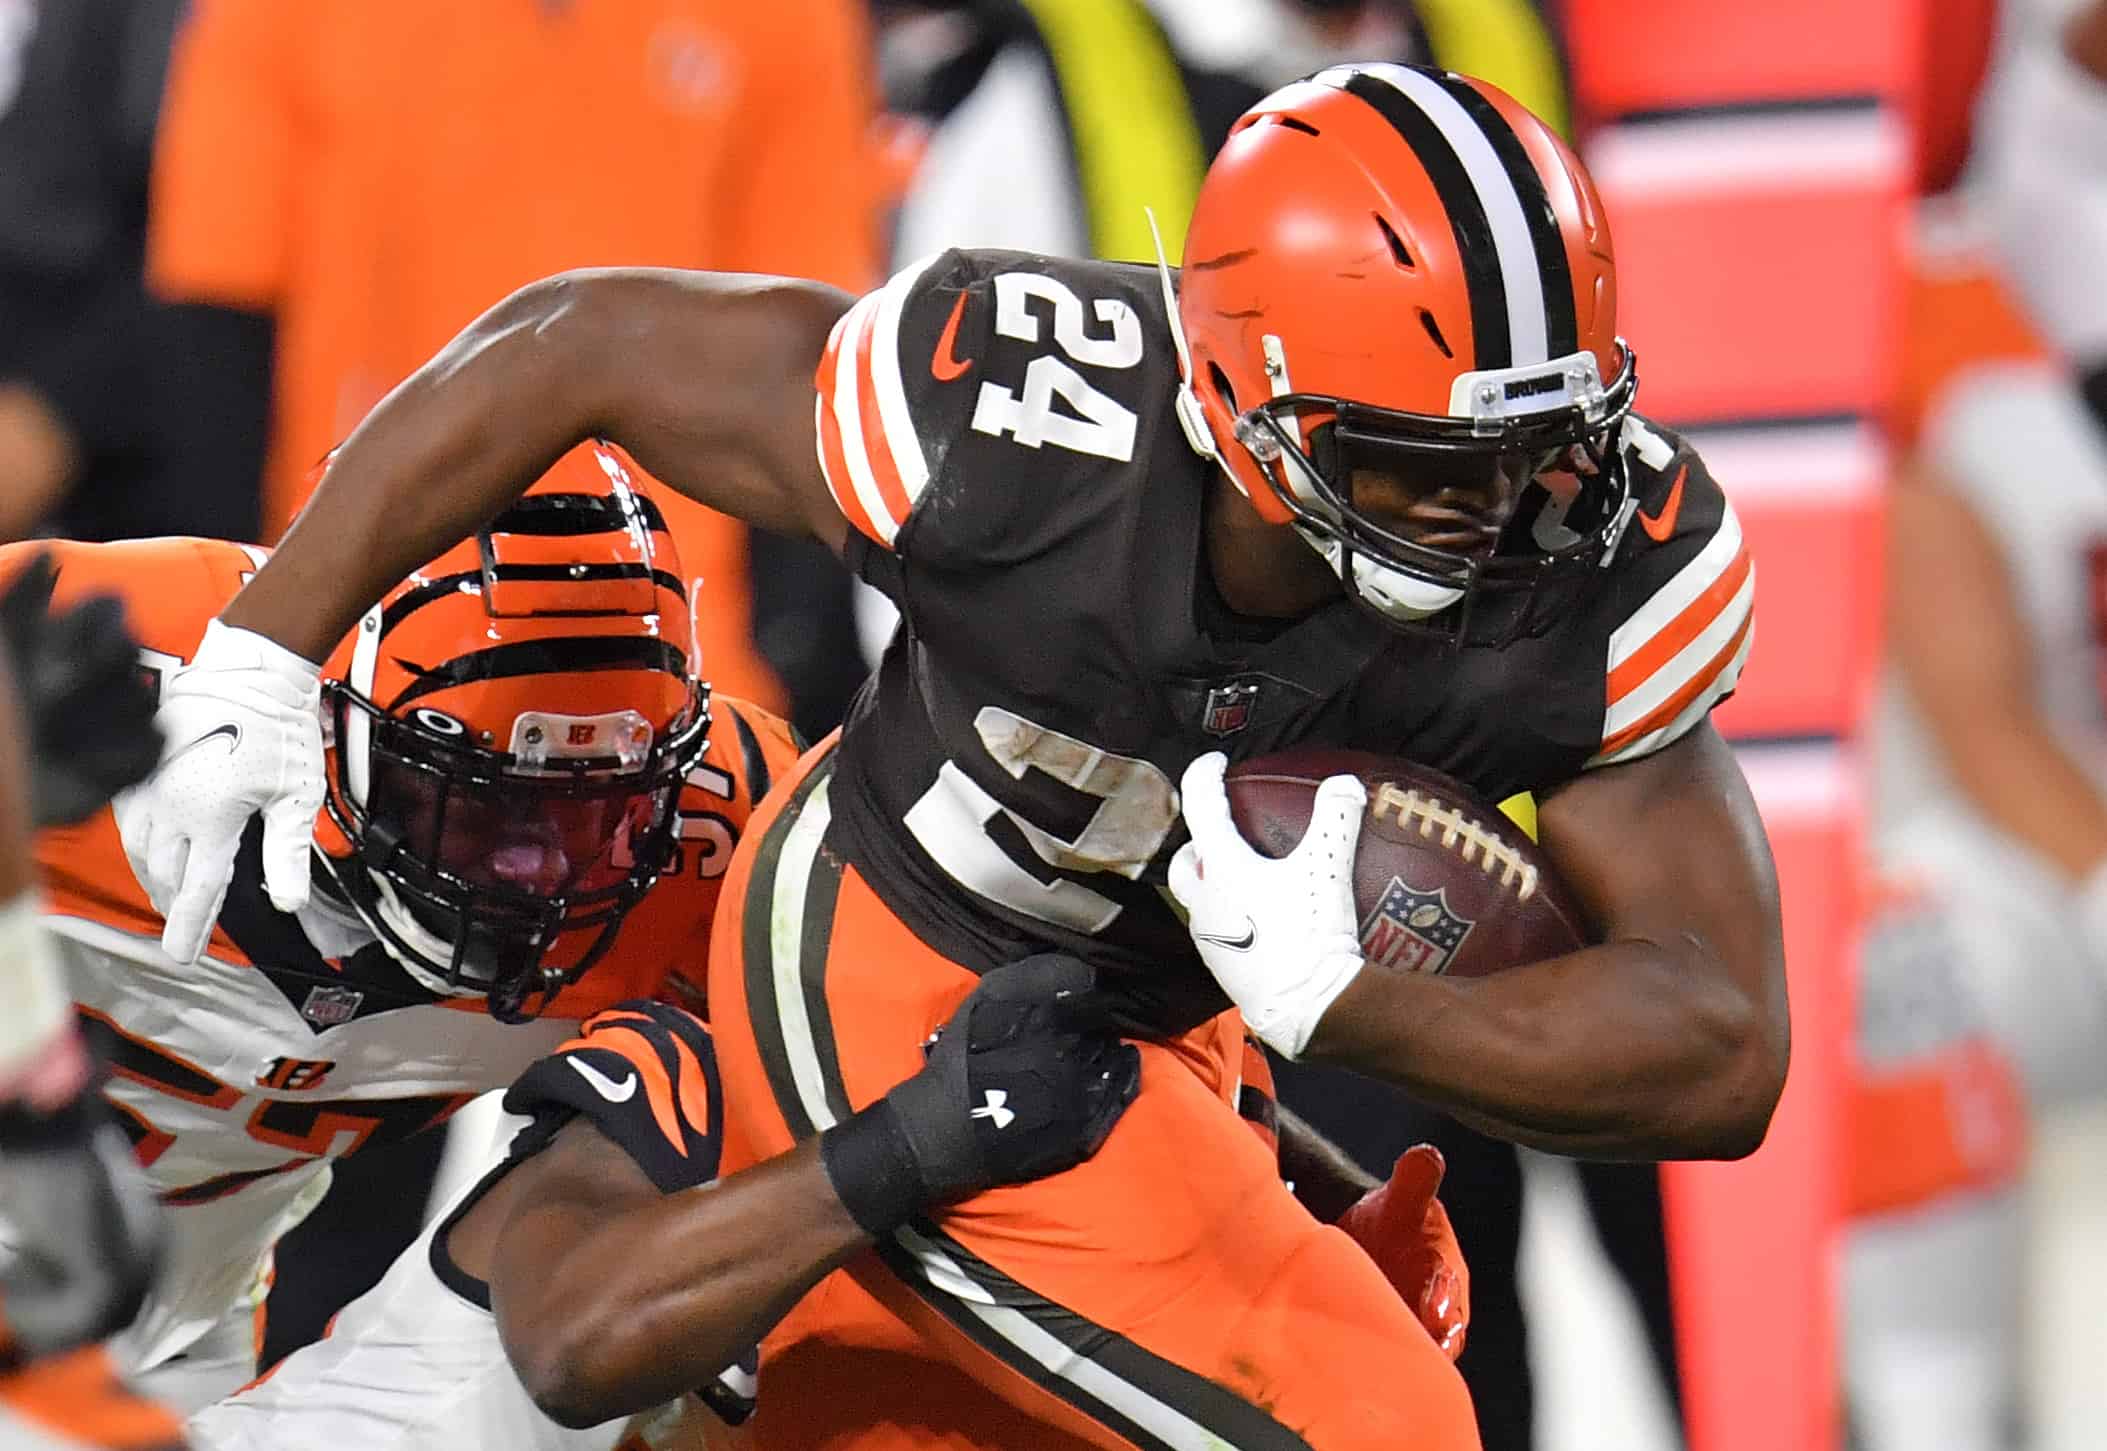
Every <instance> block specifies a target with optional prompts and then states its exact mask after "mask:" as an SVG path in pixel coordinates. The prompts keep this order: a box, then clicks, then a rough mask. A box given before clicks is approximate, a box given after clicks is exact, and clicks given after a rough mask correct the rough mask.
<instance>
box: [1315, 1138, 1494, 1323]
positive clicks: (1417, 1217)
mask: <svg viewBox="0 0 2107 1451" xmlns="http://www.w3.org/2000/svg"><path fill="white" fill-rule="evenodd" d="M1446 1172H1448V1165H1447V1163H1446V1162H1445V1161H1444V1160H1443V1159H1442V1157H1441V1151H1440V1150H1439V1149H1437V1148H1435V1147H1434V1146H1433V1145H1432V1144H1414V1145H1413V1146H1412V1147H1411V1148H1409V1149H1407V1150H1405V1152H1404V1153H1403V1154H1401V1155H1399V1156H1398V1160H1397V1165H1396V1167H1394V1168H1393V1169H1392V1170H1391V1171H1390V1180H1389V1182H1388V1183H1386V1184H1382V1185H1379V1186H1378V1187H1376V1188H1374V1189H1371V1190H1369V1191H1368V1192H1367V1193H1366V1194H1364V1195H1362V1196H1361V1198H1360V1200H1359V1202H1358V1203H1356V1204H1355V1205H1354V1206H1353V1208H1351V1209H1349V1210H1347V1211H1346V1212H1345V1213H1344V1214H1342V1215H1340V1216H1339V1218H1338V1221H1337V1226H1338V1228H1340V1229H1343V1230H1345V1231H1346V1232H1347V1234H1349V1235H1351V1236H1352V1237H1353V1241H1354V1243H1355V1244H1358V1245H1359V1246H1360V1247H1361V1248H1362V1249H1363V1250H1365V1251H1366V1252H1367V1254H1368V1258H1370V1259H1372V1260H1374V1261H1375V1266H1376V1268H1377V1269H1379V1270H1381V1271H1382V1272H1383V1277H1384V1278H1385V1279H1387V1280H1389V1281H1390V1284H1391V1286H1392V1287H1393V1288H1394V1289H1396V1291H1397V1293H1398V1294H1399V1295H1400V1296H1401V1297H1403V1299H1404V1302H1405V1303H1406V1304H1407V1305H1409V1306H1411V1307H1412V1313H1413V1314H1415V1315H1417V1316H1418V1317H1419V1323H1420V1324H1421V1325H1424V1326H1425V1327H1426V1330H1427V1334H1429V1335H1431V1336H1432V1337H1433V1338H1434V1343H1435V1344H1436V1345H1438V1346H1440V1347H1441V1353H1442V1354H1443V1355H1446V1356H1447V1357H1448V1358H1449V1359H1450V1360H1454V1359H1455V1358H1456V1357H1457V1356H1459V1355H1461V1354H1463V1337H1464V1333H1465V1331H1467V1330H1468V1329H1469V1328H1470V1318H1471V1276H1470V1268H1469V1266H1467V1265H1466V1264H1464V1262H1463V1248H1462V1246H1461V1245H1459V1244H1457V1243H1456V1231H1455V1229H1454V1228H1453V1227H1452V1226H1451V1225H1450V1224H1449V1212H1448V1210H1446V1209H1444V1208H1442V1205H1441V1201H1440V1200H1439V1199H1437V1198H1436V1197H1435V1195H1436V1193H1437V1192H1438V1191H1439V1190H1440V1188H1441V1176H1442V1175H1443V1174H1445V1173H1446Z"/></svg>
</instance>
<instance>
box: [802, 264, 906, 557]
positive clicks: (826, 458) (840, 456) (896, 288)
mask: <svg viewBox="0 0 2107 1451" xmlns="http://www.w3.org/2000/svg"><path fill="white" fill-rule="evenodd" d="M934 260H935V258H933V257H928V258H924V259H923V260H921V261H920V262H916V263H914V264H913V265H911V266H909V267H907V268H905V269H904V270H902V271H901V272H900V273H899V274H898V275H896V276H895V277H894V278H893V280H892V281H890V282H888V283H886V284H885V286H883V287H881V288H879V289H878V290H877V291H876V292H872V293H869V294H867V295H866V296H865V297H864V298H863V299H862V301H860V302H858V303H857V304H856V305H855V306H854V307H852V308H850V309H849V310H848V312H847V313H845V314H843V316H842V318H841V320H840V321H839V322H837V323H835V324H834V332H833V334H832V335H831V336H830V337H829V338H828V339H827V350H826V352H825V353H823V354H822V355H821V356H820V360H819V370H818V372H817V373H816V374H815V375H814V377H813V382H814V384H815V385H816V386H817V388H818V390H819V396H818V399H817V400H816V401H815V402H814V404H813V423H814V426H815V432H816V433H817V434H818V438H819V466H820V470H821V472H822V473H824V474H825V475H826V479H827V488H828V489H829V490H830V491H831V492H832V493H833V495H834V502H835V503H836V504H837V505H839V506H840V508H841V512H842V514H843V515H844V516H845V517H846V518H847V519H848V521H849V522H850V523H851V524H853V525H855V526H856V527H857V528H858V529H860V530H862V531H863V532H864V533H865V534H867V535H869V536H870V537H871V538H872V539H873V540H875V541H877V542H878V543H879V544H882V545H884V546H885V547H886V548H888V549H890V548H892V544H893V538H894V536H895V535H897V534H898V533H899V532H900V527H901V526H902V525H903V524H905V523H906V522H907V516H908V515H909V514H910V513H912V512H913V511H914V506H915V500H916V499H918V498H920V497H921V494H922V490H923V489H925V488H927V487H928V486H929V460H928V457H927V456H926V455H925V454H924V453H923V452H922V441H921V438H920V436H919V434H918V433H917V431H916V428H915V419H914V413H913V410H912V408H911V407H910V405H909V403H908V400H907V389H906V387H905V386H904V385H903V383H902V381H901V378H900V314H901V311H902V310H903V309H904V308H905V306H906V303H907V297H908V294H909V292H910V291H911V290H912V289H913V287H914V285H915V282H916V280H917V279H919V278H920V277H921V275H922V273H923V272H924V271H926V270H927V269H928V267H929V264H930V263H931V262H933V261H934Z"/></svg>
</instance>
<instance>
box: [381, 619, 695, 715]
mask: <svg viewBox="0 0 2107 1451" xmlns="http://www.w3.org/2000/svg"><path fill="white" fill-rule="evenodd" d="M396 664H398V665H400V666H402V668H403V669H405V670H408V671H410V672H411V673H413V674H414V675H416V677H417V678H416V679H415V680H414V681H412V682H411V683H410V685H409V687H408V688H407V689H405V690H404V691H403V692H402V694H400V695H398V696H396V697H395V699H394V700H393V701H391V702H389V703H388V704H387V705H386V706H385V707H384V709H386V710H387V711H389V712H390V713H391V714H392V713H393V712H395V711H399V710H401V709H402V708H403V707H404V706H406V705H408V704H410V703H411V702H412V701H416V700H422V699H423V698H424V697H425V696H427V695H436V694H438V692H440V691H442V690H450V689H452V688H453V687H454V686H456V685H470V684H474V683H477V682H480V681H485V680H510V679H513V678H515V677H517V676H521V675H569V674H586V673H590V672H592V671H596V670H662V671H664V672H665V673H666V674H668V675H672V676H675V677H677V678H678V679H681V680H685V679H687V677H688V657H687V656H686V655H685V654H684V653H682V652H681V651H680V650H679V649H677V648H676V647H674V646H672V645H669V644H667V643H666V642H665V641H664V640H644V639H636V638H631V637H628V636H622V635H566V636H562V637H560V638H558V639H553V640H516V641H513V642H511V643H509V644H504V645H492V646H491V647H490V648H489V649H487V650H476V651H472V652H471V653H469V654H466V655H457V656H455V657H454V658H453V659H451V660H448V661H446V662H445V663H443V664H440V665H433V666H424V665H416V664H412V663H411V662H410V661H407V660H403V659H400V658H398V659H397V660H396Z"/></svg>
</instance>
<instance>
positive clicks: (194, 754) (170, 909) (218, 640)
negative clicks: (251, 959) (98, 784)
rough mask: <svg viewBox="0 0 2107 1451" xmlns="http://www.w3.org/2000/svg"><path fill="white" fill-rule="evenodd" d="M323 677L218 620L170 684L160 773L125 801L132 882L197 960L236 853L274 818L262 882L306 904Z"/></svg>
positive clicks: (170, 942) (121, 809)
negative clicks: (246, 834)
mask: <svg viewBox="0 0 2107 1451" xmlns="http://www.w3.org/2000/svg"><path fill="white" fill-rule="evenodd" d="M320 708H321V671H320V670H319V669H318V668H317V667H315V666H314V665H311V664H309V663H308V662H307V661H306V660H303V659H302V658H301V657H300V656H298V655H295V654H294V653H293V652H292V651H290V650H288V649H286V648H285V647H284V646H283V645H280V644H279V643H278V642H277V641H275V640H272V639H269V638H268V637H266V636H263V635H259V634H257V633H255V632H254V631H253V630H243V629H239V628H237V627H234V626H231V625H224V624H222V623H220V622H219V621H218V620H214V621H213V622H212V623H211V624H209V625H207V626H206V627H205V638H204V640H203V641H202V642H201V643H200V644H199V645H198V652H197V656H196V658H195V659H193V660H192V661H191V662H190V664H189V665H187V666H185V667H184V668H183V669H181V670H178V671H176V672H175V673H174V674H173V675H171V676H170V677H169V679H168V680H167V681H166V682H164V683H163V685H162V687H161V706H160V710H159V712H158V714H157V715H156V720H157V721H158V722H159V724H160V727H161V734H162V736H163V737H164V738H165V739H166V741H167V743H168V745H167V750H166V754H164V755H163V756H162V758H161V765H160V768H159V769H158V770H157V771H155V772H154V774H153V775H152V776H151V777H149V778H148V779H147V780H146V781H145V782H144V783H143V784H141V785H140V786H138V787H137V788H136V789H134V790H132V791H129V792H126V793H125V794H124V795H122V796H119V797H118V798H117V800H116V803H115V806H116V813H117V829H118V832H119V834H120V835H121V836H122V837H123V838H124V854H125V856H126V858H127V859H128V860H129V861H130V862H131V864H132V873H133V875H135V876H137V877H138V878H139V884H140V885H141V886H142V887H144V888H146V895H147V898H148V900H149V901H151V902H152V903H153V904H154V908H155V910H156V911H158V912H160V913H161V915H162V916H163V917H164V918H166V919H167V922H166V925H165V926H164V927H163V928H162V929H161V947H162V950H164V951H165V952H167V953H168V955H169V956H171V957H174V958H177V959H178V960H180V961H183V962H195V961H197V959H198V955H199V954H200V953H202V952H203V951H204V950H205V943H206V942H207V941H208V940H209V939H210V938H211V936H212V924H213V923H214V922H216V921H218V920H219V910H220V904H221V903H223V902H224V901H226V899H227V884H228V882H229V881H231V880H232V878H233V876H234V853H235V851H236V849H237V848H238V847H239V846H240V845H241V834H242V830H243V828H244V827H246V826H247V825H248V824H249V818H250V817H251V816H254V815H256V814H257V813H259V812H260V813H262V815H263V881H264V888H265V890H267V891H268V892H269V893H270V896H271V904H272V905H273V906H275V907H276V908H278V910H279V911H281V912H292V911H297V910H298V909H299V908H301V907H304V906H306V905H307V887H308V875H307V873H308V849H309V847H310V846H311V845H312V844H313V842H314V834H315V813H316V812H318V811H320V810H321V809H322V789H323V781H322V722H321V714H320Z"/></svg>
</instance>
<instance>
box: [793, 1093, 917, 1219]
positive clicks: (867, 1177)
mask: <svg viewBox="0 0 2107 1451" xmlns="http://www.w3.org/2000/svg"><path fill="white" fill-rule="evenodd" d="M819 1160H820V1163H821V1164H822V1165H824V1166H825V1167H826V1171H827V1178H828V1180H829V1181H831V1182H832V1183H833V1185H834V1193H835V1196H836V1197H837V1198H839V1199H840V1200H841V1204H842V1207H843V1208H844V1209H846V1210H848V1211H849V1217H850V1218H851V1219H853V1220H855V1221H856V1223H857V1224H858V1225H860V1226H862V1228H863V1231H864V1233H866V1234H868V1235H869V1236H870V1237H871V1238H872V1239H884V1238H886V1237H887V1236H888V1235H890V1234H891V1233H892V1232H893V1231H894V1230H896V1229H898V1228H899V1227H900V1226H901V1225H903V1224H905V1223H906V1222H907V1221H908V1220H909V1219H910V1218H911V1217H913V1216H914V1215H915V1214H916V1213H917V1212H919V1211H920V1210H921V1208H922V1206H923V1205H924V1204H925V1203H927V1202H928V1198H929V1191H928V1188H927V1187H926V1186H925V1185H924V1184H923V1182H922V1175H921V1172H920V1171H919V1170H918V1169H917V1168H916V1167H915V1156H914V1150H913V1148H912V1146H911V1145H910V1143H909V1141H908V1138H907V1133H906V1131H905V1129H903V1128H902V1126H901V1124H900V1111H899V1110H898V1109H897V1108H895V1107H894V1106H893V1105H892V1104H891V1103H889V1102H887V1101H886V1100H885V1099H882V1098H881V1099H879V1100H878V1101H877V1102H876V1103H874V1104H872V1105H871V1106H870V1107H869V1108H867V1109H865V1110H863V1112H861V1113H859V1114H856V1115H854V1116H853V1117H851V1118H850V1119H848V1121H847V1122H845V1123H840V1124H837V1125H835V1126H834V1127H833V1128H831V1129H828V1130H827V1131H826V1132H825V1133H823V1134H821V1135H820V1136H819Z"/></svg>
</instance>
